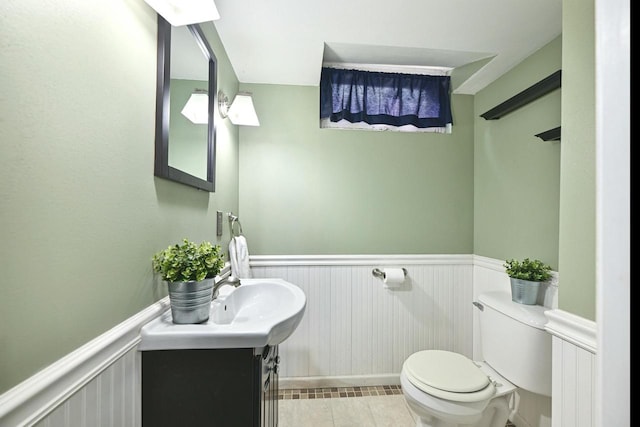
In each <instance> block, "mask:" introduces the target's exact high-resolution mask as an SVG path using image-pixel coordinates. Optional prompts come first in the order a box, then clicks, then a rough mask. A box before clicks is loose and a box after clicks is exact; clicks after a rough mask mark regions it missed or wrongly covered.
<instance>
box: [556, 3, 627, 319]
mask: <svg viewBox="0 0 640 427" xmlns="http://www.w3.org/2000/svg"><path fill="white" fill-rule="evenodd" d="M594 16H595V15H594V3H593V1H580V0H564V1H563V2H562V26H563V28H564V36H563V40H562V51H563V56H562V73H563V74H562V179H561V182H560V193H561V195H562V198H561V201H560V242H559V244H560V246H559V248H560V249H559V252H560V255H559V257H560V269H561V271H562V273H561V275H560V278H561V283H560V292H559V293H558V306H559V308H560V309H562V310H565V311H568V312H570V313H574V314H577V315H578V316H582V317H585V318H587V319H591V320H595V318H596V160H595V158H596V141H595V139H596V138H595V132H596V129H595V19H594ZM625 303H626V302H625Z"/></svg>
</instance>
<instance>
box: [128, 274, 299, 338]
mask: <svg viewBox="0 0 640 427" xmlns="http://www.w3.org/2000/svg"><path fill="white" fill-rule="evenodd" d="M221 289H222V288H221ZM230 289H232V291H231V292H229V293H227V294H225V295H222V296H219V297H218V298H217V299H215V300H214V301H213V302H212V303H211V311H210V314H209V320H208V321H207V322H203V323H199V324H195V325H178V324H174V323H173V321H172V319H171V311H170V310H168V311H167V312H165V313H164V314H163V315H162V316H160V317H158V318H157V319H155V320H152V321H151V322H149V323H147V324H146V325H145V326H143V327H142V329H141V331H140V336H141V341H140V344H139V345H138V349H139V350H142V351H145V350H178V349H204V348H259V347H264V346H266V345H272V346H273V345H277V344H280V343H281V342H283V341H284V340H286V339H287V338H288V337H289V336H290V335H291V334H292V333H293V331H295V330H296V328H297V327H298V325H299V324H300V321H301V320H302V316H303V315H304V311H305V307H306V303H307V299H306V296H305V294H304V292H303V291H302V290H301V289H300V288H298V287H297V286H295V285H293V284H292V283H289V282H287V281H285V280H282V279H242V281H241V285H240V286H239V287H237V288H230Z"/></svg>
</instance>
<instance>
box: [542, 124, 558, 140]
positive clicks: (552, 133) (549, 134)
mask: <svg viewBox="0 0 640 427" xmlns="http://www.w3.org/2000/svg"><path fill="white" fill-rule="evenodd" d="M536 136H537V137H538V138H540V139H541V140H543V141H560V126H558V127H557V128H553V129H549V130H548V131H545V132H541V133H538V134H536Z"/></svg>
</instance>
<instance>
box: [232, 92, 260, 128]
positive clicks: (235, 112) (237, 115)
mask: <svg viewBox="0 0 640 427" xmlns="http://www.w3.org/2000/svg"><path fill="white" fill-rule="evenodd" d="M227 115H228V117H229V120H231V123H233V124H234V125H244V126H260V121H259V120H258V115H257V114H256V109H255V108H254V106H253V99H252V98H251V94H250V93H246V92H239V93H238V94H237V95H236V97H235V98H234V99H233V102H232V103H231V106H230V107H229V111H228V112H227Z"/></svg>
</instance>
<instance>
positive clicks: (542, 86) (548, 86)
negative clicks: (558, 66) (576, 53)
mask: <svg viewBox="0 0 640 427" xmlns="http://www.w3.org/2000/svg"><path fill="white" fill-rule="evenodd" d="M561 77H562V70H558V71H556V72H555V73H553V74H551V75H550V76H548V77H545V78H544V79H542V80H540V81H539V82H538V83H536V84H534V85H533V86H530V87H528V88H527V89H525V90H523V91H522V92H520V93H518V94H517V95H515V96H512V97H511V98H509V99H507V100H506V101H504V102H503V103H502V104H500V105H498V106H496V107H493V108H492V109H491V110H489V111H487V112H486V113H483V114H480V117H482V118H484V119H485V120H496V119H499V118H500V117H502V116H505V115H507V114H509V113H511V112H512V111H514V110H517V109H518V108H520V107H523V106H525V105H526V104H528V103H530V102H532V101H535V100H536V99H538V98H540V97H541V96H543V95H546V94H547V93H549V92H552V91H554V90H556V89H558V88H559V87H560V85H561V84H562V79H561Z"/></svg>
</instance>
